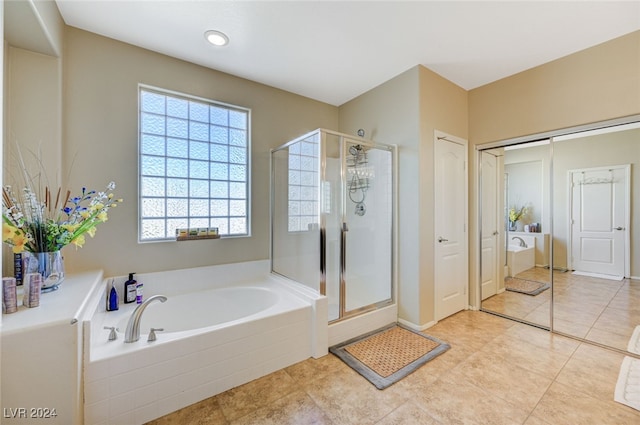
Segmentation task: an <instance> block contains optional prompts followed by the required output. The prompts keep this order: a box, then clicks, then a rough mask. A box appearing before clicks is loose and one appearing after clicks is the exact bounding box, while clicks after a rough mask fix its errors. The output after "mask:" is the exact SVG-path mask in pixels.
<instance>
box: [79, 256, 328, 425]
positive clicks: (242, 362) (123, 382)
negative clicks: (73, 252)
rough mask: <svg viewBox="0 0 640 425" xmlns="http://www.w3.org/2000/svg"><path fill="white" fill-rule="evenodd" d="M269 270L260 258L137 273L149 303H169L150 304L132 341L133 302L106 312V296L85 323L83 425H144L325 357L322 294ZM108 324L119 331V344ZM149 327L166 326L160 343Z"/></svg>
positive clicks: (324, 299)
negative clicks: (128, 339)
mask: <svg viewBox="0 0 640 425" xmlns="http://www.w3.org/2000/svg"><path fill="white" fill-rule="evenodd" d="M268 269H269V263H268V261H257V262H247V263H239V264H231V265H223V266H211V267H202V268H195V269H188V270H179V271H171V272H163V273H149V274H140V275H137V279H138V281H139V282H142V283H144V298H145V299H147V298H148V297H150V296H152V295H158V294H162V295H166V296H167V301H166V302H165V303H161V302H159V301H156V302H153V303H151V304H149V305H148V306H147V308H146V309H145V312H144V313H143V315H142V320H141V326H140V340H139V341H137V342H134V343H124V330H125V328H126V324H127V321H128V319H129V316H130V315H131V313H132V312H133V310H134V309H135V307H136V304H135V303H133V304H121V305H120V309H119V310H118V311H115V312H107V311H105V303H104V301H103V300H104V298H103V297H101V301H100V302H99V303H98V305H97V306H96V312H95V314H94V315H93V317H92V319H91V322H89V323H85V324H84V325H85V326H84V329H85V376H84V378H85V379H84V382H85V406H84V407H85V412H84V413H85V415H84V416H85V424H87V425H90V424H110V425H111V424H119V423H122V424H128V425H130V424H142V423H144V422H147V421H150V420H152V419H155V418H158V417H160V416H163V415H165V414H167V413H170V412H173V411H175V410H178V409H180V408H182V407H185V406H188V405H190V404H193V403H196V402H198V401H200V400H203V399H205V398H208V397H211V396H214V395H216V394H218V393H221V392H223V391H226V390H228V389H230V388H233V387H236V386H238V385H241V384H244V383H246V382H249V381H251V380H253V379H256V378H259V377H261V376H264V375H267V374H269V373H272V372H274V371H276V370H279V369H282V368H284V367H287V366H289V365H291V364H294V363H297V362H299V361H302V360H304V359H306V358H309V357H321V356H322V355H324V354H326V352H327V346H328V344H327V322H326V317H327V316H326V315H327V310H326V309H327V306H326V298H325V297H322V296H320V295H318V294H316V293H315V292H313V291H311V290H309V289H308V288H306V287H304V286H302V285H300V284H296V283H294V282H290V281H288V280H286V279H283V278H281V277H278V276H274V275H270V274H269V273H268ZM124 280H126V276H122V277H119V278H117V279H116V282H117V284H116V288H118V290H119V292H120V293H122V291H121V289H122V285H123V283H124ZM105 285H106V279H105ZM102 290H103V291H104V288H103V289H102ZM105 326H107V327H111V326H116V327H118V328H119V330H120V331H119V332H118V339H117V340H115V341H109V340H108V335H109V331H108V330H104V329H103V328H104V327H105ZM151 327H154V328H164V329H165V330H164V331H162V332H157V333H156V335H157V340H156V341H154V342H148V341H147V336H148V333H149V328H151Z"/></svg>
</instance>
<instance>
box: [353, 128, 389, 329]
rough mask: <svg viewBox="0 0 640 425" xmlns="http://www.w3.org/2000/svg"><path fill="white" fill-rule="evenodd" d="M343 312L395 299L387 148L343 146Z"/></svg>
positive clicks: (360, 144)
mask: <svg viewBox="0 0 640 425" xmlns="http://www.w3.org/2000/svg"><path fill="white" fill-rule="evenodd" d="M342 148H343V149H342V158H343V161H342V176H343V179H342V180H343V181H342V202H341V204H342V205H341V214H342V220H341V229H340V230H341V256H342V258H341V265H342V269H341V279H340V280H341V297H342V308H341V310H342V316H343V317H348V316H350V315H353V314H356V313H360V312H362V311H363V310H368V309H373V308H377V307H379V306H380V305H383V304H385V303H391V302H392V298H393V297H392V288H393V285H392V282H393V279H392V275H393V199H394V195H393V175H392V170H393V167H392V165H393V164H392V157H393V155H392V152H391V151H390V150H388V149H387V148H384V147H383V148H379V147H376V146H369V145H365V144H363V143H361V142H358V141H352V140H349V139H345V140H344V143H343V144H342Z"/></svg>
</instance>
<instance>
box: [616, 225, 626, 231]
mask: <svg viewBox="0 0 640 425" xmlns="http://www.w3.org/2000/svg"><path fill="white" fill-rule="evenodd" d="M614 230H625V228H624V227H621V226H618V227H615V228H614Z"/></svg>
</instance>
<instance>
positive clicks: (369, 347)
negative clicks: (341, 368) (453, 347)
mask: <svg viewBox="0 0 640 425" xmlns="http://www.w3.org/2000/svg"><path fill="white" fill-rule="evenodd" d="M449 348H450V346H449V344H447V343H445V342H442V341H440V340H439V339H437V338H434V337H432V336H429V335H425V334H423V333H421V332H416V331H413V330H411V329H407V328H405V327H402V326H400V325H397V324H393V325H390V326H386V327H384V328H382V329H379V330H376V331H374V332H370V333H368V334H366V335H362V336H360V337H357V338H354V339H351V340H349V341H346V342H343V343H342V344H338V345H335V346H333V347H331V348H329V351H330V352H332V353H333V354H335V355H336V356H338V357H339V358H340V359H342V361H344V362H345V363H346V364H348V365H349V366H351V368H353V369H354V370H355V371H356V372H358V373H359V374H360V375H362V376H364V377H365V378H366V379H367V380H369V382H371V383H372V384H373V385H375V386H376V387H377V388H378V389H380V390H382V389H385V388H387V387H388V386H390V385H392V384H394V383H396V382H398V381H399V380H400V379H402V378H404V377H405V376H407V375H409V374H410V373H411V372H413V371H415V370H416V369H418V368H419V367H420V366H422V365H423V364H425V363H426V362H428V361H429V360H431V359H433V358H434V357H436V356H438V355H440V354H442V353H444V352H445V351H447V350H448V349H449Z"/></svg>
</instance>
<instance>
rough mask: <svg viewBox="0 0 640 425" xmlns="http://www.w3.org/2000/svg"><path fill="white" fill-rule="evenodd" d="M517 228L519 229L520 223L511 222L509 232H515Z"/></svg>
mask: <svg viewBox="0 0 640 425" xmlns="http://www.w3.org/2000/svg"><path fill="white" fill-rule="evenodd" d="M517 228H518V221H517V220H516V221H511V220H509V231H511V232H515V231H516V229H517Z"/></svg>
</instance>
